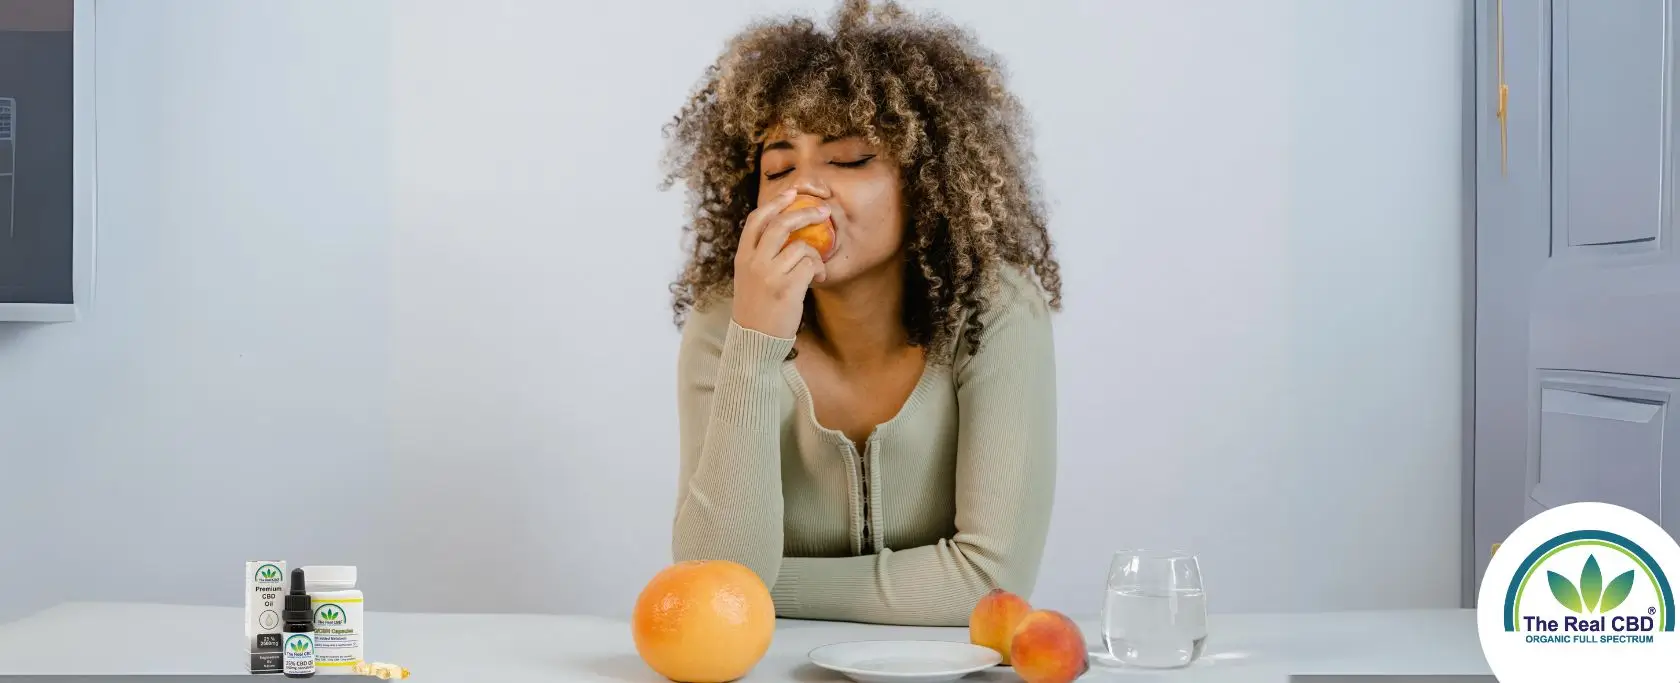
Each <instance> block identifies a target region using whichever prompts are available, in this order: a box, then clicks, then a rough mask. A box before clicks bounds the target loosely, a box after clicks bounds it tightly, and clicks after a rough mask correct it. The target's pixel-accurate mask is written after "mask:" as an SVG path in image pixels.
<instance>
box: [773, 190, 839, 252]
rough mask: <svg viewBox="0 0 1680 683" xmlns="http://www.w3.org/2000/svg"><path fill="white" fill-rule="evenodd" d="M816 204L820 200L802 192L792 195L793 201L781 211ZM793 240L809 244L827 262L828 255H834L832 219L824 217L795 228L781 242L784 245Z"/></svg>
mask: <svg viewBox="0 0 1680 683" xmlns="http://www.w3.org/2000/svg"><path fill="white" fill-rule="evenodd" d="M818 206H822V202H821V201H820V200H818V199H817V198H816V197H812V196H811V195H808V194H802V195H799V196H797V197H794V198H793V203H792V204H789V205H788V207H787V208H786V209H782V213H787V212H789V211H798V210H800V209H810V208H815V207H818ZM794 240H799V241H801V242H805V243H806V244H809V245H811V246H812V247H813V248H815V249H816V250H817V255H818V256H820V257H822V260H823V261H824V262H827V261H828V259H829V257H831V256H833V255H834V220H833V219H831V218H825V219H823V220H821V221H818V222H816V223H812V224H810V225H807V226H804V227H800V228H797V229H795V230H794V231H793V232H792V233H790V234H789V235H788V238H787V241H786V242H784V243H782V246H784V247H786V246H787V245H789V244H792V243H793V242H794Z"/></svg>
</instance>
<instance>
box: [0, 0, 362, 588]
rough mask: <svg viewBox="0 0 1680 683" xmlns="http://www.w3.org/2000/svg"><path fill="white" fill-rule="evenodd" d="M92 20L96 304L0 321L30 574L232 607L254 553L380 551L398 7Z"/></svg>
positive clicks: (11, 453)
mask: <svg viewBox="0 0 1680 683" xmlns="http://www.w3.org/2000/svg"><path fill="white" fill-rule="evenodd" d="M97 12H98V32H97V53H98V60H97V67H98V93H97V97H98V103H99V105H98V106H99V108H98V130H99V139H98V144H99V150H98V151H99V161H98V175H99V200H98V201H99V213H98V215H99V219H100V224H99V238H98V240H99V241H98V265H97V273H98V275H97V278H98V282H97V287H98V291H97V292H96V299H95V301H94V302H93V305H92V306H91V310H90V312H89V314H88V315H87V319H86V320H84V321H82V322H78V323H74V324H65V325H47V326H15V325H14V326H9V327H0V330H3V331H0V437H3V438H0V453H3V454H4V461H3V462H4V463H5V467H6V468H7V469H8V470H9V469H11V468H13V467H18V466H19V465H18V463H26V464H24V465H23V467H25V468H27V469H26V470H25V472H27V473H28V477H29V479H31V480H34V479H36V478H39V481H41V483H43V484H45V485H46V487H47V490H48V491H50V495H48V496H44V497H43V504H42V505H41V506H38V507H34V508H33V509H31V510H30V511H29V516H28V517H26V518H23V519H24V520H26V521H25V522H24V523H26V524H28V525H29V526H30V528H32V529H33V530H34V531H35V532H36V533H35V534H34V536H35V539H36V540H37V541H39V543H40V545H41V546H42V548H43V549H44V551H46V552H49V553H53V554H49V555H46V556H45V561H44V562H42V563H41V564H43V565H44V566H43V567H41V569H44V570H45V571H41V572H39V574H38V575H37V576H36V577H33V578H36V579H37V580H38V581H39V582H37V583H35V584H33V585H35V586H40V587H42V588H45V589H51V588H56V589H58V590H57V591H52V590H44V591H43V593H45V594H53V593H55V592H56V594H57V596H58V597H60V598H70V599H98V600H103V599H156V600H183V601H193V602H205V601H219V602H228V603H229V604H237V602H236V601H237V600H238V599H239V593H238V588H237V587H238V584H237V580H238V576H239V571H238V570H237V569H236V568H237V567H242V566H243V564H242V563H243V562H244V560H246V559H256V558H258V557H270V556H280V557H284V558H288V559H294V560H299V561H330V560H337V559H340V558H342V559H343V560H345V561H355V562H364V563H368V564H370V565H375V564H377V563H380V562H382V561H383V555H382V554H379V553H377V552H376V551H377V550H378V548H377V546H376V544H377V543H378V538H377V536H375V535H374V533H373V524H374V518H373V517H372V515H373V514H374V513H376V512H378V511H380V510H382V509H384V507H383V506H382V505H380V504H379V501H380V499H381V497H382V496H383V495H384V493H383V491H382V490H381V489H380V488H379V484H380V483H381V482H384V481H386V480H388V479H389V471H390V468H389V466H388V454H389V450H388V447H387V443H388V437H387V433H388V429H389V422H388V420H387V419H386V413H387V412H388V409H389V408H388V407H389V399H388V388H389V382H388V379H387V375H386V371H387V368H386V364H387V362H388V358H389V354H388V351H387V348H388V330H389V326H388V324H387V322H386V320H387V318H388V317H389V312H388V311H389V310H390V286H389V276H388V274H387V263H388V260H389V254H390V248H389V246H388V243H389V239H388V229H389V222H390V221H389V208H388V199H389V191H388V187H389V178H390V171H389V168H390V165H389V164H390V162H389V158H390V153H389V151H388V148H387V143H386V136H385V132H384V131H385V125H386V121H387V120H388V118H389V111H388V108H387V106H386V100H387V97H386V95H385V88H386V83H387V82H388V80H389V79H388V76H387V75H386V63H387V59H388V56H389V41H388V39H387V37H386V36H387V34H388V31H389V27H390V10H389V6H388V5H386V4H381V3H364V2H358V3H341V2H333V1H332V0H311V1H310V2H296V1H294V0H285V1H283V2H282V1H280V0H272V1H268V2H238V3H208V4H207V3H202V2H189V1H184V0H182V1H171V2H162V1H149V2H143V3H132V2H121V1H117V2H101V3H99V4H98V10H97ZM311 42H313V43H315V44H316V45H317V49H315V50H304V49H300V46H301V45H304V44H308V43H311ZM282 475H285V476H288V477H290V479H289V482H293V483H285V482H286V481H288V480H282V479H279V477H280V476H282ZM264 477H266V478H268V480H269V481H270V482H271V485H270V486H269V487H268V488H258V487H257V485H256V483H255V482H257V481H259V478H264ZM6 478H7V479H9V477H6ZM23 481H24V480H21V479H20V480H19V482H20V483H22V482H23ZM283 483H284V484H285V485H286V486H287V487H288V488H287V489H286V492H285V496H284V497H281V496H280V495H279V494H280V492H281V489H280V486H281V485H282V484H283ZM0 511H4V508H0ZM10 519H18V518H10ZM3 539H4V537H0V540H3ZM0 566H3V565H0ZM113 566H117V567H121V568H122V569H123V571H122V572H121V573H118V574H115V575H113V573H112V567H113ZM112 576H117V577H120V578H121V580H111V577H112ZM6 578H8V577H7V576H0V580H4V579H6ZM55 583H56V585H54V584H55ZM5 585H8V586H11V585H13V584H9V583H7V584H5ZM12 590H13V588H11V587H8V588H7V589H5V590H0V593H10V592H11V591H12Z"/></svg>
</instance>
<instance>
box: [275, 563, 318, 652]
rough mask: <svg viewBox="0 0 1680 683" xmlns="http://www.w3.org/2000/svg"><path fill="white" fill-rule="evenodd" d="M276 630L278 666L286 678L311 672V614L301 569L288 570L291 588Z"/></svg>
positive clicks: (312, 626) (312, 629)
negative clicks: (278, 644) (280, 625)
mask: <svg viewBox="0 0 1680 683" xmlns="http://www.w3.org/2000/svg"><path fill="white" fill-rule="evenodd" d="M285 607H286V608H285V610H284V611H283V612H282V613H281V617H280V618H281V621H283V622H285V625H284V626H282V627H281V630H280V650H281V652H282V654H281V658H280V661H281V667H280V670H281V671H283V672H285V674H286V677H287V678H309V677H310V676H314V675H315V613H314V611H313V610H311V609H310V604H309V593H308V592H307V591H306V590H304V581H303V568H302V567H299V568H296V569H293V570H292V587H291V590H290V591H288V592H287V593H286V605H285Z"/></svg>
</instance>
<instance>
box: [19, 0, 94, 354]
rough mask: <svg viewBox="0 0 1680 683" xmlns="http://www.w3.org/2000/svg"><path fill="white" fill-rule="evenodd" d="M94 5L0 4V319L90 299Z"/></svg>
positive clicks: (61, 309)
mask: <svg viewBox="0 0 1680 683" xmlns="http://www.w3.org/2000/svg"><path fill="white" fill-rule="evenodd" d="M93 10H94V3H93V0H28V1H24V2H19V1H16V0H0V322H69V321H73V320H76V319H77V318H78V317H79V316H80V314H81V313H82V310H83V308H84V306H85V304H86V302H87V299H88V297H90V296H91V294H92V283H93V268H92V266H93V240H94V235H95V230H94V216H95V213H96V211H95V202H94V176H95V173H94V158H95V156H94V150H93V143H94V136H93V133H94V125H93V120H94V107H93V95H94V82H93V71H94V69H93V67H94V64H93V40H94V37H93Z"/></svg>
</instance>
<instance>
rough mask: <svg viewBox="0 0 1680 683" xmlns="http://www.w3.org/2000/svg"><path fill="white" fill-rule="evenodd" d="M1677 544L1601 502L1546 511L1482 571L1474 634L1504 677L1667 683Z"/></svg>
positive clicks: (1673, 650) (1540, 682)
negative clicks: (1483, 572)
mask: <svg viewBox="0 0 1680 683" xmlns="http://www.w3.org/2000/svg"><path fill="white" fill-rule="evenodd" d="M1669 572H1677V573H1680V545H1676V544H1675V542H1674V538H1673V537H1672V536H1669V535H1668V533H1667V532H1665V531H1663V529H1662V527H1660V526H1657V525H1656V523H1654V522H1652V521H1651V520H1650V519H1647V518H1646V517H1645V516H1644V515H1641V514H1639V513H1637V512H1634V511H1632V510H1629V509H1627V508H1623V507H1619V506H1616V505H1610V504H1607V503H1573V504H1570V505H1565V506H1562V507H1558V508H1553V509H1551V510H1547V511H1545V512H1542V513H1540V514H1538V515H1535V516H1534V518H1533V519H1530V520H1528V521H1527V522H1525V523H1523V525H1522V526H1519V527H1517V530H1516V531H1514V532H1512V533H1511V536H1510V537H1509V538H1507V539H1505V542H1504V543H1501V544H1500V546H1499V550H1498V551H1497V552H1495V553H1494V556H1493V559H1492V561H1491V562H1490V563H1489V564H1488V569H1487V573H1486V574H1483V575H1482V585H1481V590H1480V592H1479V594H1478V598H1477V601H1476V630H1477V635H1478V636H1480V638H1481V641H1482V654H1483V655H1484V656H1485V657H1486V658H1487V662H1488V666H1489V667H1490V668H1491V669H1492V670H1493V675H1494V677H1496V678H1498V679H1499V680H1500V681H1502V682H1503V683H1552V682H1553V681H1557V682H1558V683H1563V682H1565V681H1567V682H1569V683H1574V682H1576V681H1587V680H1594V681H1616V683H1645V682H1646V681H1650V682H1651V683H1658V682H1661V683H1673V682H1674V681H1675V679H1676V676H1677V675H1680V674H1676V672H1680V634H1677V633H1676V632H1675V614H1674V589H1675V588H1676V586H1675V585H1674V584H1673V583H1671V582H1672V581H1674V580H1675V579H1676V578H1680V577H1676V576H1675V575H1674V574H1670V573H1669Z"/></svg>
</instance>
